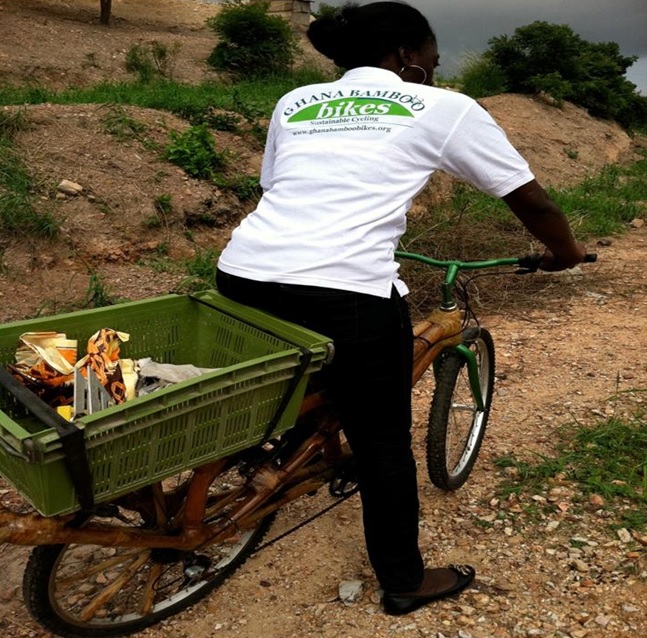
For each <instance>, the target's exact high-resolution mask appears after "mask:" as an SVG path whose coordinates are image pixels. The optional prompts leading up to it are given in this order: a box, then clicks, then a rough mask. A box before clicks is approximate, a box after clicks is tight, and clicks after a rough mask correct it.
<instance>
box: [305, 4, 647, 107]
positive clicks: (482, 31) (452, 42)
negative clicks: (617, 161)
mask: <svg viewBox="0 0 647 638" xmlns="http://www.w3.org/2000/svg"><path fill="white" fill-rule="evenodd" d="M324 1H325V2H326V4H330V5H334V6H339V5H341V4H343V3H344V2H343V0H324ZM368 2H369V0H359V4H368ZM408 3H409V4H411V5H413V6H414V7H417V8H418V9H419V10H420V11H421V12H422V13H424V14H425V16H426V17H427V18H428V19H429V22H430V23H431V26H432V27H433V29H434V31H435V32H436V36H437V38H438V45H439V50H440V63H441V67H440V69H439V73H440V74H441V75H447V76H451V75H453V74H454V73H456V71H457V69H458V66H457V65H458V63H459V61H460V58H461V56H462V55H464V54H466V53H470V52H472V53H473V52H476V53H482V52H483V51H485V49H487V47H488V43H487V42H488V40H489V39H490V38H491V37H493V36H497V35H503V34H508V35H512V34H513V33H514V30H515V29H516V28H517V27H521V26H524V25H526V24H530V23H531V22H534V21H535V20H544V21H546V22H551V23H553V24H567V25H569V26H570V27H571V28H572V29H573V31H574V32H575V33H577V34H578V35H579V36H581V37H582V38H583V39H584V40H588V41H589V42H617V43H618V45H619V46H620V51H621V53H622V54H623V55H626V56H630V55H637V56H639V58H640V59H639V60H638V61H637V62H636V63H635V64H634V65H633V66H632V67H630V69H629V71H628V73H627V77H628V79H629V80H630V81H631V82H633V83H634V84H635V85H636V86H637V87H638V89H639V90H640V91H641V93H643V94H644V95H647V0H408ZM317 5H318V2H315V3H314V5H313V7H315V8H316V6H317Z"/></svg>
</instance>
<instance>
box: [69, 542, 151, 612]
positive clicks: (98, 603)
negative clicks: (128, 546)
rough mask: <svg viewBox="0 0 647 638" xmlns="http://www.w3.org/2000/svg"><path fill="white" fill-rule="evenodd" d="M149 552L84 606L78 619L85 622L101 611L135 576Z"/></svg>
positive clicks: (144, 553)
mask: <svg viewBox="0 0 647 638" xmlns="http://www.w3.org/2000/svg"><path fill="white" fill-rule="evenodd" d="M150 554H151V553H150V551H145V552H143V553H142V554H141V555H140V556H139V558H138V559H137V560H135V561H133V562H132V564H131V565H130V566H129V567H127V568H126V570H125V571H124V572H123V573H122V574H121V576H119V577H118V578H117V579H115V580H114V582H113V583H112V584H110V585H108V587H106V588H105V589H104V590H103V591H102V592H101V593H100V594H99V595H98V596H96V597H95V598H94V600H93V601H92V602H91V603H89V604H88V605H86V606H85V607H84V608H83V610H82V611H81V614H80V617H81V618H82V619H83V620H85V621H88V620H91V619H92V618H93V617H94V615H95V614H96V613H97V611H99V609H101V608H102V607H103V606H104V605H105V604H106V603H107V602H109V601H111V600H112V599H113V598H114V597H115V596H116V595H117V594H118V593H119V592H120V591H121V590H122V589H123V587H124V585H125V584H126V583H127V582H128V581H129V580H130V579H131V578H133V576H135V575H136V574H137V572H138V571H139V568H140V567H142V566H143V565H144V564H145V563H146V561H147V560H148V559H149V558H150Z"/></svg>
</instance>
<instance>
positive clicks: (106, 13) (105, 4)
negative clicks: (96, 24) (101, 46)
mask: <svg viewBox="0 0 647 638" xmlns="http://www.w3.org/2000/svg"><path fill="white" fill-rule="evenodd" d="M111 9H112V0H101V18H100V21H101V24H110V11H111Z"/></svg>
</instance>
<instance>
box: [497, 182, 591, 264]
mask: <svg viewBox="0 0 647 638" xmlns="http://www.w3.org/2000/svg"><path fill="white" fill-rule="evenodd" d="M502 199H503V201H504V202H505V203H506V204H507V205H508V207H509V208H510V210H511V211H512V212H513V213H514V214H515V215H516V216H517V217H518V218H519V220H520V221H521V223H522V224H523V225H524V226H525V227H526V228H527V229H528V230H529V231H530V233H532V234H533V235H534V236H535V237H536V238H537V239H538V240H539V241H541V242H542V243H543V244H544V245H545V246H546V248H547V250H546V251H545V253H544V255H543V258H542V261H541V263H540V265H539V267H540V268H541V269H542V270H548V271H555V270H564V269H565V268H572V267H573V266H575V265H576V264H579V263H581V262H582V261H583V260H584V256H585V255H586V248H585V247H584V245H583V244H581V243H579V242H577V241H575V238H574V237H573V233H572V232H571V227H570V225H569V223H568V220H567V219H566V216H565V215H564V213H563V212H562V211H561V210H560V208H559V206H557V204H555V202H553V200H551V199H550V197H548V195H547V194H546V191H545V190H544V189H543V188H542V187H541V186H540V185H539V183H538V182H537V180H534V179H533V180H532V181H530V182H528V183H527V184H524V185H523V186H521V187H519V188H517V189H516V190H514V191H512V192H511V193H509V194H508V195H505V196H504V197H503V198H502Z"/></svg>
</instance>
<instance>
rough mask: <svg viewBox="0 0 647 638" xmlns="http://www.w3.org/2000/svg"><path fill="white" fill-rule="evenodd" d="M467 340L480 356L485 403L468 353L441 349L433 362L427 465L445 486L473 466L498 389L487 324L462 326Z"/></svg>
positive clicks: (450, 487)
mask: <svg viewBox="0 0 647 638" xmlns="http://www.w3.org/2000/svg"><path fill="white" fill-rule="evenodd" d="M463 345H465V346H467V347H468V348H469V349H470V350H471V351H472V352H473V353H474V356H475V357H476V363H477V371H478V385H479V386H480V389H481V396H482V397H483V409H482V410H479V409H478V406H477V401H476V397H475V396H474V392H473V391H472V386H471V384H470V379H469V376H468V367H467V362H466V360H465V358H464V357H463V356H461V355H460V354H459V352H458V351H456V350H453V349H448V350H446V351H444V352H442V353H441V355H440V357H439V358H438V360H437V361H436V362H435V363H434V374H435V377H436V387H435V390H434V395H433V400H432V403H431V408H430V410H429V424H428V430H427V469H428V472H429V478H430V479H431V481H432V483H433V484H434V485H435V486H436V487H439V488H440V489H442V490H446V491H451V490H456V489H458V488H459V487H461V486H462V485H463V483H465V481H466V480H467V478H468V477H469V475H470V473H471V471H472V468H473V467H474V463H475V462H476V458H477V456H478V453H479V450H480V448H481V443H482V441H483V436H484V435H485V427H486V425H487V420H488V416H489V414H490V406H491V404H492V393H493V390H494V341H493V340H492V335H491V334H490V333H489V332H488V331H487V330H485V329H483V328H468V329H466V330H465V331H464V332H463Z"/></svg>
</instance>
